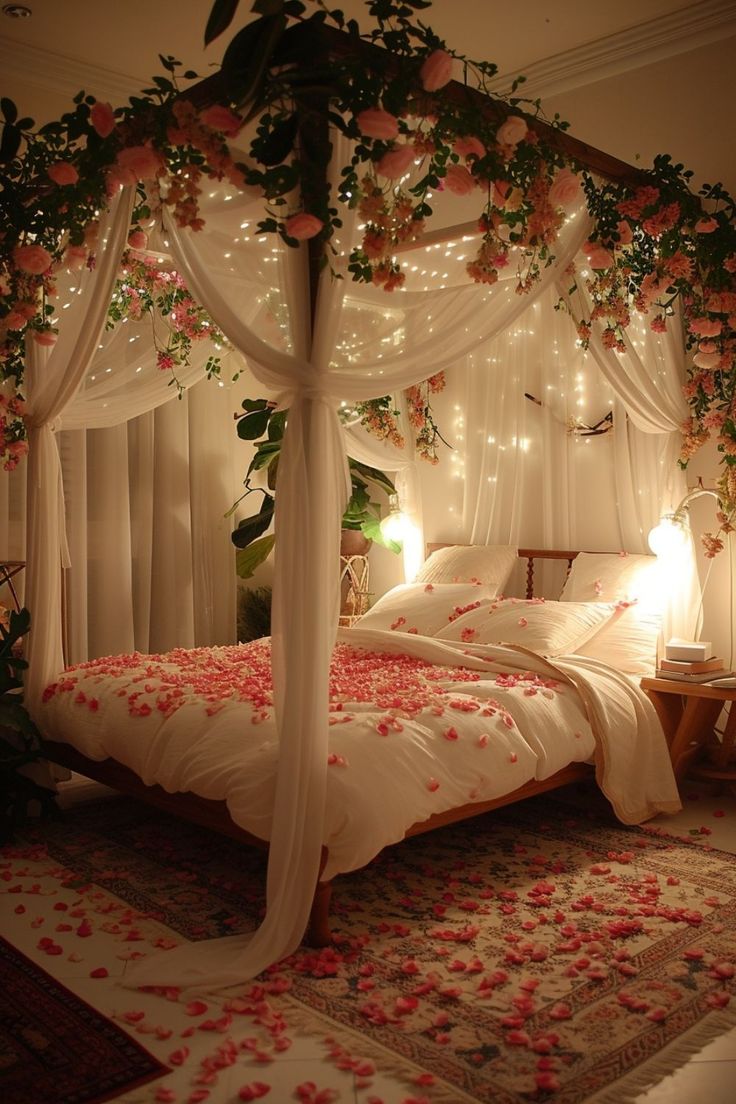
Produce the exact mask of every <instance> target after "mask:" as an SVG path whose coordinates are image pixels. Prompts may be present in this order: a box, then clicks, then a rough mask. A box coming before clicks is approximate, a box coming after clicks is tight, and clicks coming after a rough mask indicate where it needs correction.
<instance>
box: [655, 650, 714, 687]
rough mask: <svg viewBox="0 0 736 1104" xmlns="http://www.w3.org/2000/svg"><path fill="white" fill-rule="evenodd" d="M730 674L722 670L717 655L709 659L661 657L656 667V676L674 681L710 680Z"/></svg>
mask: <svg viewBox="0 0 736 1104" xmlns="http://www.w3.org/2000/svg"><path fill="white" fill-rule="evenodd" d="M729 674H731V672H730V671H726V670H724V667H723V661H722V660H720V659H719V658H718V656H711V657H710V659H695V660H688V659H661V660H660V661H659V667H658V668H657V678H663V679H672V680H673V681H675V682H710V681H711V680H712V679H716V678H723V677H724V676H726V675H729Z"/></svg>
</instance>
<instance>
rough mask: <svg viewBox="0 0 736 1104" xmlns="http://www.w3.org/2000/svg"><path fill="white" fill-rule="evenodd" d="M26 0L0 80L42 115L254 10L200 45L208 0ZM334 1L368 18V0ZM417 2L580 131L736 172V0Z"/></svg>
mask: <svg viewBox="0 0 736 1104" xmlns="http://www.w3.org/2000/svg"><path fill="white" fill-rule="evenodd" d="M25 3H26V6H28V7H30V8H31V9H32V13H33V14H32V16H31V17H30V18H28V19H10V18H8V17H6V16H4V15H0V72H2V77H0V93H2V94H4V95H8V96H10V97H11V98H13V99H15V100H16V102H17V103H18V106H19V108H20V110H21V112H22V113H23V114H30V115H32V116H33V117H34V118H35V119H36V120H37V121H38V122H43V121H46V120H48V119H49V118H53V117H56V116H57V115H58V114H59V112H60V110H63V107H64V106H65V105H66V104H67V103H68V101H69V99H70V97H71V96H72V95H74V93H75V92H77V91H79V89H80V88H84V89H85V91H87V92H90V93H92V94H94V95H96V96H98V97H100V98H105V99H110V100H111V101H112V102H113V103H120V102H124V101H125V99H127V96H128V95H129V94H130V93H131V92H135V91H137V90H138V89H140V88H141V87H143V86H145V85H146V84H147V83H148V81H149V79H150V77H151V75H152V74H154V73H159V72H161V65H160V62H159V61H158V54H159V53H163V54H173V55H174V56H176V57H178V58H179V59H180V60H181V61H182V62H184V63H185V65H186V66H187V67H191V68H193V69H195V70H197V72H199V73H200V74H201V75H206V74H207V72H208V71H210V69H211V66H212V65H214V64H217V62H218V61H219V58H220V56H221V54H222V52H223V50H224V48H225V46H226V45H227V42H228V41H229V39H230V37H231V36H232V34H233V33H234V32H235V30H237V29H238V28H239V27H241V26H243V25H244V24H245V23H247V22H249V21H250V20H251V19H252V18H253V16H252V13H251V11H250V8H251V0H241V3H240V8H239V10H238V14H237V16H236V19H235V21H234V23H233V26H232V27H231V28H230V29H229V30H228V31H227V32H225V34H224V35H223V36H222V37H221V38H220V39H218V40H217V41H216V42H215V43H213V44H212V45H211V46H210V47H208V48H207V49H206V50H205V49H204V47H203V33H204V26H205V23H206V20H207V16H208V14H209V10H210V7H211V0H125V2H124V3H122V4H121V3H120V2H119V0H25ZM338 3H339V0H334V6H337V5H338ZM308 6H309V2H308ZM329 6H333V4H329ZM339 6H340V7H341V8H342V9H343V10H344V12H345V13H346V15H347V16H349V17H350V16H353V17H356V18H358V20H359V21H362V22H363V23H364V24H366V23H368V20H367V18H366V16H365V11H366V9H365V4H364V2H363V0H342V3H339ZM419 15H420V18H422V19H423V20H424V21H425V22H428V23H429V24H431V26H433V27H434V28H435V30H436V31H437V32H438V34H440V35H441V36H443V37H444V38H445V39H446V40H447V41H448V42H449V43H450V44H451V45H452V46H453V47H454V48H455V49H457V50H459V51H461V52H464V53H466V54H468V55H470V56H472V57H476V58H482V59H485V60H490V61H494V62H495V63H496V64H497V65H498V68H499V73H500V74H501V75H502V79H500V80H499V81H497V82H496V85H497V87H499V88H506V87H508V84H509V82H510V78H511V77H513V76H515V75H516V74H518V73H519V72H523V73H525V74H526V75H527V76H528V77H529V81H528V84H527V86H526V87H527V89H528V92H529V93H530V94H531V95H533V96H537V95H539V96H541V97H542V100H543V103H544V105H545V108H546V109H547V111H548V113H550V114H552V113H554V112H555V111H557V110H560V113H561V115H562V116H563V118H567V119H569V120H570V122H571V124H572V126H571V131H572V133H574V134H575V135H576V136H577V137H580V138H582V139H584V140H585V141H588V142H590V143H591V144H593V145H596V146H598V147H599V148H603V149H606V150H608V151H609V152H611V153H614V154H616V155H617V156H619V157H622V158H624V159H625V160H634V159H635V158H637V157H638V156H641V158H642V162H643V163H645V164H646V163H648V162H649V160H650V159H651V156H653V154H654V153H656V152H663V151H667V152H671V153H672V154H673V156H674V157H675V158H676V159H683V160H684V161H685V163H686V164H688V165H690V166H691V167H693V168H694V169H696V172H697V170H698V168H699V167H700V168H701V169H702V173H703V174H704V175H705V177H706V178H711V179H712V178H713V177H715V176H719V177H720V178H721V179H724V181H725V182H726V183H727V184H728V183H729V178H733V179H732V186H735V185H736V164H735V163H734V161H735V158H736V154H735V153H734V150H735V149H736V143H734V142H733V136H734V128H733V121H732V112H733V104H734V103H735V102H736V66H734V64H733V63H734V61H735V60H736V0H695V2H690V3H687V2H684V0H616V2H615V3H597V2H595V0H558V2H553V0H521V3H513V2H512V3H504V4H502V3H500V2H499V0H497V2H495V3H494V2H493V0H435V3H434V4H433V6H432V8H431V9H429V10H427V11H424V12H421V13H419ZM650 75H651V79H650ZM632 89H635V94H634V93H632V91H631V90H632ZM593 105H594V109H593ZM699 120H700V121H702V125H700V123H699ZM660 134H661V137H662V139H664V138H669V139H670V142H674V148H673V147H672V146H668V145H666V144H663V143H662V141H660V140H659V139H660ZM729 135H730V140H728V136H729Z"/></svg>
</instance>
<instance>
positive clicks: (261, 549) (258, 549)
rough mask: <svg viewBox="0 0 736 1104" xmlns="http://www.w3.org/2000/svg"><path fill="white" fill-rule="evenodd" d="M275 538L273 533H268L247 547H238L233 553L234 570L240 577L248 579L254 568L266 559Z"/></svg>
mask: <svg viewBox="0 0 736 1104" xmlns="http://www.w3.org/2000/svg"><path fill="white" fill-rule="evenodd" d="M275 539H276V537H275V535H274V534H273V533H269V534H268V536H267V537H261V538H260V540H256V541H253V543H252V544H249V545H248V547H247V548H239V549H238V551H237V552H236V553H235V570H236V571H237V573H238V575H239V577H240V578H241V579H250V577H251V576H252V575H253V572H254V571H255V569H256V568H257V567H260V565H261V564H262V563H264V562H265V561H266V560H267V559H268V557H269V555H270V554H271V549H272V548H273V543H274V541H275Z"/></svg>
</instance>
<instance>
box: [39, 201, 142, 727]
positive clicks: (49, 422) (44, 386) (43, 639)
mask: <svg viewBox="0 0 736 1104" xmlns="http://www.w3.org/2000/svg"><path fill="white" fill-rule="evenodd" d="M132 203H133V195H132V191H131V190H130V189H128V190H125V191H124V192H122V193H121V195H120V196H119V197H118V198H117V200H115V201H114V202H113V204H112V205H111V208H110V211H109V212H108V213H107V214H106V215H105V216H104V217H103V220H102V227H101V233H100V246H99V248H98V250H97V263H96V266H95V268H94V270H93V271H91V272H90V271H89V270H86V269H85V270H84V271H83V272H82V273H78V274H75V275H74V286H75V291H74V292H71V291H70V290H69V291H68V292H67V289H65V287H64V281H63V280H60V281H59V285H60V286H59V306H58V316H59V317H58V319H55V322H58V326H59V338H58V341H57V343H56V345H55V346H54V347H53V348H52V349H51V350H49V349H41V348H40V347H39V346H38V345H37V344H36V343H35V342H34V341H32V340H30V339H29V341H28V342H27V346H26V373H27V383H26V393H27V408H28V413H27V419H26V421H27V425H28V444H29V453H28V535H27V569H26V588H25V600H26V603H27V604H28V607H29V608H30V609H31V610H32V611H33V628H32V630H31V632H30V633H29V639H28V644H27V657H28V663H29V668H28V672H27V677H26V683H25V692H26V701H27V703H28V706H29V709H30V710H31V712H33V708H34V703H35V702H37V701H38V697H39V695H40V694H41V692H42V690H43V688H44V687H45V686H46V685H47V684H48V682H49V681H50V680H51V679H52V678H53V677H54V674H55V673H57V672H58V671H59V670H60V669H61V667H62V666H63V650H62V631H61V569H62V567H65V566H66V565H67V564H68V549H67V545H66V535H65V527H64V497H63V488H62V477H61V467H60V463H59V452H58V448H57V444H56V439H55V430H56V429H57V428H58V426H57V424H56V422H57V419H58V418H59V417H60V416H61V415H62V414H63V412H64V409H65V407H66V406H67V405H68V404H69V403H70V402H71V401H72V399H73V398H74V396H75V394H76V392H77V390H78V389H79V387H80V385H81V382H82V380H83V379H84V377H85V375H86V373H87V372H88V370H89V366H90V363H91V361H92V358H93V356H94V354H95V350H96V348H97V345H98V343H99V340H100V336H101V334H102V332H103V330H104V326H105V320H106V318H107V308H108V304H109V302H110V296H111V293H112V289H113V286H114V283H115V279H116V276H117V271H118V264H119V260H120V255H121V253H122V251H123V248H124V245H125V242H126V239H127V234H128V230H129V227H130V213H131V210H132Z"/></svg>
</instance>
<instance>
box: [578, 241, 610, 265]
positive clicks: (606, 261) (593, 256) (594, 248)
mask: <svg viewBox="0 0 736 1104" xmlns="http://www.w3.org/2000/svg"><path fill="white" fill-rule="evenodd" d="M583 253H584V254H585V256H586V257H587V258H588V264H589V265H590V267H591V268H610V267H611V265H612V264H613V257H612V256H611V254H610V253H609V251H608V250H607V249H605V248H604V246H602V245H601V243H600V242H592V241H586V242H583Z"/></svg>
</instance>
